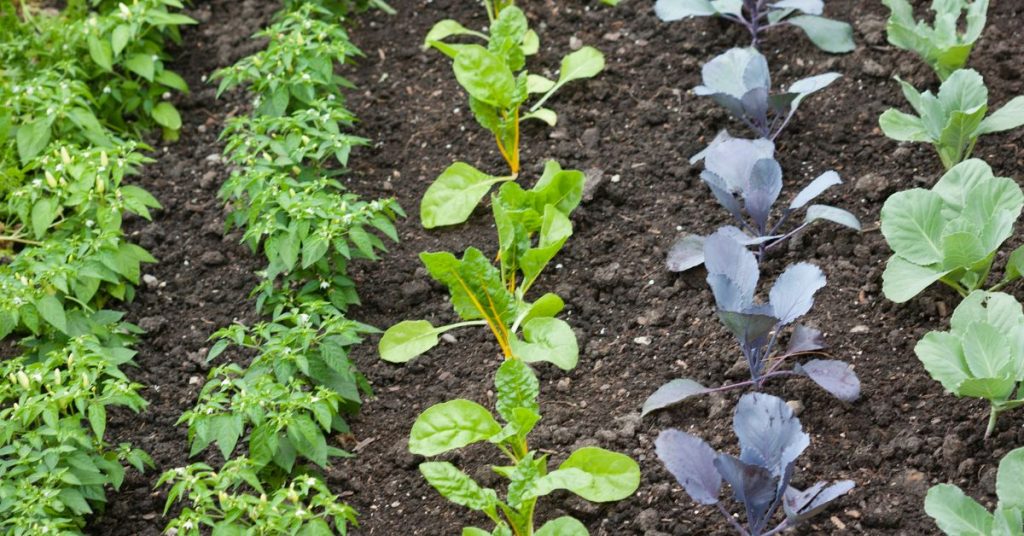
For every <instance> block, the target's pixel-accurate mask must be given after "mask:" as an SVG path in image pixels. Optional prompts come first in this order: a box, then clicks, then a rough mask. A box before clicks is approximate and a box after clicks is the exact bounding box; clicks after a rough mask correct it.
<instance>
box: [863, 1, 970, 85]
mask: <svg viewBox="0 0 1024 536" xmlns="http://www.w3.org/2000/svg"><path fill="white" fill-rule="evenodd" d="M882 4H884V5H885V6H886V7H888V8H889V10H890V11H891V12H892V13H891V15H889V22H888V24H886V28H885V29H886V33H887V34H888V36H889V44H890V45H893V46H895V47H899V48H902V49H904V50H909V51H912V52H916V53H917V54H918V55H919V56H921V58H923V59H924V61H925V62H927V63H928V65H930V66H931V67H932V69H934V70H935V74H937V75H939V79H941V80H945V79H946V78H949V75H951V74H953V72H954V71H956V70H958V69H962V68H963V66H964V65H966V64H967V58H968V57H969V56H970V55H971V49H972V48H974V43H975V42H976V41H977V40H978V38H979V37H981V32H982V31H983V30H984V29H985V15H986V12H987V11H988V0H971V1H968V0H932V6H931V9H932V11H934V12H935V22H934V23H933V24H928V23H927V22H925V21H923V20H921V21H919V20H915V19H914V6H912V5H911V4H910V2H908V1H907V0H882ZM961 13H965V14H966V23H965V24H964V31H963V32H962V33H961V32H960V26H961V25H960V16H961Z"/></svg>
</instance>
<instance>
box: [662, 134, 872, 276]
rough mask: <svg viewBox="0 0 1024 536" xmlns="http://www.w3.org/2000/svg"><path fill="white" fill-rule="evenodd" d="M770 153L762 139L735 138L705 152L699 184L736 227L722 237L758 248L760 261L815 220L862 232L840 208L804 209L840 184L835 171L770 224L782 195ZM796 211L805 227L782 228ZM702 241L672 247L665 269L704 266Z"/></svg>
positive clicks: (778, 170) (808, 188) (779, 173)
mask: <svg viewBox="0 0 1024 536" xmlns="http://www.w3.org/2000/svg"><path fill="white" fill-rule="evenodd" d="M774 153H775V146H774V144H773V143H772V142H771V141H769V140H765V139H760V140H744V139H739V138H733V139H728V140H724V141H720V142H718V143H713V144H712V145H711V147H709V148H708V149H707V151H706V152H705V155H704V171H703V172H701V175H700V177H701V180H703V181H704V183H705V184H707V185H708V187H709V188H710V189H711V193H712V194H714V196H715V199H716V200H718V203H719V204H720V205H722V207H723V208H725V210H727V211H728V212H729V214H730V215H731V216H732V217H733V219H734V220H735V222H736V226H727V227H723V228H721V229H719V231H720V232H726V233H729V235H730V236H732V237H733V238H734V239H735V240H737V241H738V242H740V243H741V244H744V245H748V246H756V247H757V250H758V252H757V259H758V261H759V262H760V261H761V260H763V259H764V256H765V255H766V254H767V253H768V251H770V250H771V249H773V248H775V247H778V246H779V245H780V244H782V243H784V242H785V241H786V240H788V239H789V238H790V237H792V236H793V235H795V234H796V233H798V232H800V231H802V230H803V229H805V228H807V226H808V225H810V224H811V223H813V222H815V221H818V220H829V221H832V222H835V223H838V224H840V225H843V226H845V227H849V228H851V229H855V230H858V231H859V230H860V221H859V220H858V219H857V217H856V216H854V215H853V214H851V213H849V212H847V211H845V210H843V209H840V208H836V207H833V206H829V205H820V204H815V205H810V206H808V203H810V202H811V201H813V200H814V199H815V198H816V197H818V196H819V195H821V194H822V193H824V192H825V191H826V190H827V189H828V188H830V187H832V186H834V185H837V184H841V183H842V180H841V179H840V178H839V174H838V173H836V172H835V171H827V172H825V173H823V174H821V175H820V176H819V177H817V178H816V179H814V180H813V181H811V182H810V184H808V185H807V186H805V187H804V189H803V190H801V191H800V193H798V194H797V195H796V196H795V197H794V198H793V199H792V200H791V201H790V202H789V205H787V206H786V207H785V208H783V209H782V210H781V213H780V214H779V215H778V217H777V218H776V219H775V221H772V219H771V216H772V212H773V205H774V204H775V202H776V201H777V200H778V198H779V195H780V194H781V193H782V167H781V166H779V163H778V162H776V161H775V158H774V156H773V155H774ZM800 211H804V216H803V222H802V223H801V224H800V225H797V226H795V227H794V228H793V229H787V228H786V223H787V222H789V221H790V220H791V219H792V218H793V216H794V215H796V214H797V213H799V212H800ZM704 240H705V237H703V236H700V235H693V234H691V235H686V236H684V237H683V238H682V239H680V240H679V241H678V242H676V244H675V245H673V246H672V249H671V251H669V254H668V268H669V270H672V271H674V272H681V271H685V270H689V269H690V268H693V267H695V266H699V265H700V264H702V263H703V262H704Z"/></svg>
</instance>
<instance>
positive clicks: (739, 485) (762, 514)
mask: <svg viewBox="0 0 1024 536" xmlns="http://www.w3.org/2000/svg"><path fill="white" fill-rule="evenodd" d="M733 429H734V430H735V431H736V437H737V438H739V443H740V455H739V457H738V458H737V457H735V456H732V455H731V454H725V453H717V452H715V451H714V450H713V449H712V448H711V447H710V446H708V444H707V443H705V442H704V441H703V440H701V439H700V438H698V437H696V436H693V435H691V434H688V433H686V432H681V431H679V430H676V429H669V430H665V431H663V432H662V433H661V434H659V435H658V439H657V440H656V441H655V450H656V452H657V454H658V458H660V459H661V461H662V463H664V464H665V467H666V468H667V469H668V471H669V472H670V473H672V476H674V477H675V478H676V480H678V481H679V483H680V484H682V486H683V489H685V490H686V493H687V495H689V496H690V498H692V499H693V500H694V501H695V502H697V503H700V504H704V505H709V506H710V505H714V506H715V507H716V508H717V509H718V511H719V512H721V513H722V515H723V516H725V518H726V519H727V520H728V521H729V524H730V525H732V527H733V528H734V529H736V532H737V533H739V534H741V535H743V536H769V535H773V534H779V533H781V532H782V531H784V530H786V529H790V528H793V527H794V526H796V525H799V524H800V523H802V522H803V521H805V520H807V519H808V518H810V517H812V516H814V515H815V514H818V513H819V512H821V511H822V510H824V509H825V507H826V506H828V504H829V503H831V502H832V501H834V500H835V499H837V498H839V497H841V496H843V495H845V494H846V493H847V492H849V491H850V490H851V489H853V487H854V483H853V482H852V481H850V480H841V481H838V482H834V483H831V484H829V483H827V482H818V483H816V484H814V485H813V486H811V487H809V488H807V489H806V490H803V491H801V490H799V489H797V488H795V487H793V486H791V485H790V483H791V482H792V480H793V476H794V473H795V472H796V459H797V458H798V457H799V456H800V454H801V453H803V451H804V449H806V448H807V447H808V445H810V437H809V436H808V435H807V434H806V433H805V432H804V431H803V429H802V427H801V426H800V421H799V420H798V419H797V418H796V415H794V414H793V410H792V409H790V407H789V406H788V405H787V404H786V403H785V402H783V401H782V400H781V399H780V398H777V397H774V396H771V395H767V394H762V393H748V394H745V395H743V397H742V398H740V401H739V404H737V406H736V414H735V416H734V418H733ZM723 480H724V481H725V482H727V483H728V484H729V486H730V487H731V488H732V493H733V498H734V499H735V500H736V502H739V503H741V504H742V505H743V507H744V509H745V510H746V517H745V521H746V524H745V525H743V524H741V523H740V521H739V520H738V519H737V518H735V517H733V515H732V514H731V513H729V511H728V510H727V509H726V507H725V506H724V505H723V504H722V501H721V499H720V496H721V492H722V481H723ZM780 507H781V508H782V511H783V513H784V517H783V518H782V520H781V521H779V522H778V524H776V525H775V526H774V527H771V528H769V527H770V525H771V524H772V522H773V520H774V519H775V518H776V513H777V512H778V510H779V508H780Z"/></svg>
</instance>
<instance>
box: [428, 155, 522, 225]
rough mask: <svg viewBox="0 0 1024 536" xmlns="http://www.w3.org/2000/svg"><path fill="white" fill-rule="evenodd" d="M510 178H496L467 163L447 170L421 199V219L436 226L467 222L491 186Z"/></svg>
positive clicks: (457, 163)
mask: <svg viewBox="0 0 1024 536" xmlns="http://www.w3.org/2000/svg"><path fill="white" fill-rule="evenodd" d="M510 179H511V177H493V176H491V175H488V174H486V173H484V172H482V171H480V170H478V169H476V168H474V167H473V166H471V165H469V164H466V163H464V162H456V163H454V164H452V165H451V166H449V167H448V169H446V170H444V172H443V173H441V175H440V176H438V177H437V180H435V181H434V183H433V184H431V185H430V187H429V188H427V191H426V193H425V194H423V201H421V202H420V221H421V222H422V223H423V227H426V228H427V229H433V228H435V227H441V226H444V225H455V224H459V223H463V222H465V221H466V220H467V219H468V218H469V216H470V214H472V213H473V209H475V208H476V206H477V205H479V204H480V200H481V199H483V198H484V196H485V195H487V192H488V191H489V190H490V189H491V187H492V186H493V185H495V184H497V183H499V182H504V181H508V180H510Z"/></svg>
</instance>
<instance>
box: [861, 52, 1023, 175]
mask: <svg viewBox="0 0 1024 536" xmlns="http://www.w3.org/2000/svg"><path fill="white" fill-rule="evenodd" d="M897 80H899V79H898V78H897ZM899 82H900V86H901V87H902V88H903V96H904V97H906V99H907V101H908V102H909V103H910V106H911V107H912V108H913V109H914V112H915V113H916V114H917V115H913V114H908V113H905V112H901V111H899V110H896V109H895V108H890V109H889V110H886V111H885V113H883V114H882V116H881V117H880V118H879V120H878V122H879V126H881V127H882V132H884V133H885V135H886V136H888V137H890V138H892V139H894V140H896V141H911V142H926V143H931V144H932V146H934V147H935V150H936V151H938V153H939V158H940V159H941V160H942V164H943V165H944V166H946V169H949V168H951V167H953V166H955V165H956V164H958V163H960V162H962V161H963V160H966V159H967V158H970V156H971V152H972V151H973V150H974V145H975V144H976V143H977V142H978V137H980V136H983V135H985V134H991V133H993V132H1003V131H1006V130H1011V129H1014V128H1017V127H1019V126H1021V125H1024V96H1018V97H1015V98H1013V99H1011V100H1010V101H1009V102H1007V103H1006V104H1005V105H1003V107H1002V108H1000V109H999V110H996V111H995V112H993V113H992V114H991V115H988V116H987V117H986V115H987V114H988V109H989V108H988V88H987V87H985V81H984V80H983V79H982V77H981V75H980V74H978V72H977V71H975V70H973V69H960V70H958V71H955V72H954V73H953V74H951V75H950V76H949V77H948V78H946V80H945V81H944V82H942V85H941V86H939V92H938V94H933V93H932V92H931V91H925V92H924V93H921V92H919V91H917V89H915V88H914V86H912V85H910V84H909V83H908V82H905V81H903V80H899Z"/></svg>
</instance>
